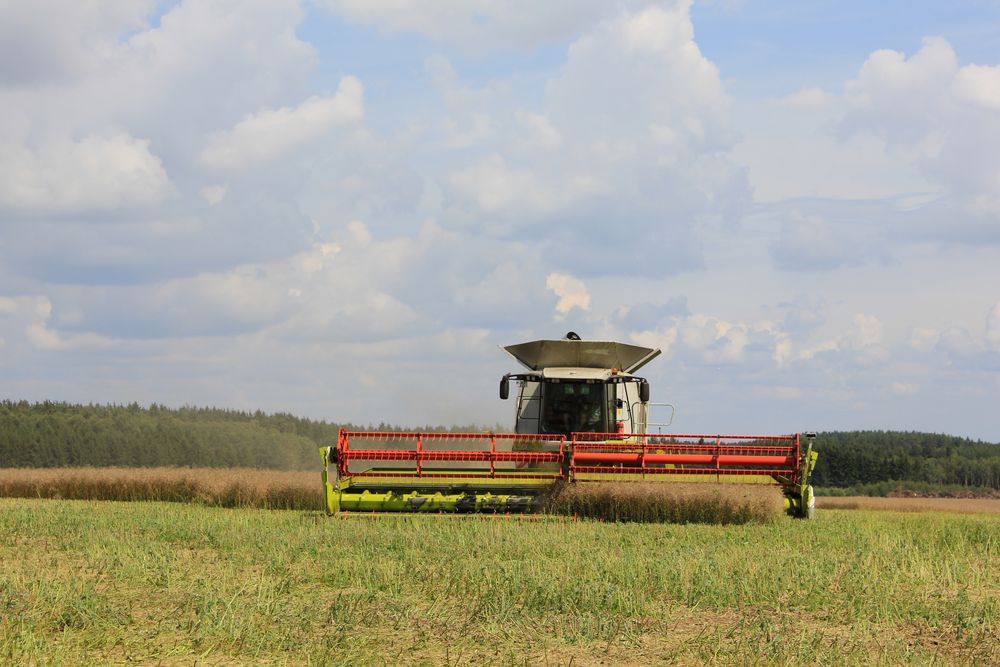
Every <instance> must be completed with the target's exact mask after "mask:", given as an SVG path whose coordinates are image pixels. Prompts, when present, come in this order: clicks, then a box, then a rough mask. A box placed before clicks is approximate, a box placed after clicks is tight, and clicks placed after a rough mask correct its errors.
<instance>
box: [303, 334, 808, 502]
mask: <svg viewBox="0 0 1000 667" xmlns="http://www.w3.org/2000/svg"><path fill="white" fill-rule="evenodd" d="M503 349H504V350H506V351H507V352H508V353H509V354H510V355H511V356H512V357H514V359H516V360H517V361H518V362H520V363H521V364H522V365H523V366H524V367H525V368H526V369H527V370H526V371H524V372H521V373H508V374H506V375H504V376H503V378H502V379H501V380H500V398H501V399H507V398H508V397H509V395H510V392H511V382H512V381H513V382H516V383H517V384H516V389H515V391H516V396H515V410H516V417H515V420H516V421H515V432H514V433H399V432H365V431H346V430H343V429H341V431H340V434H339V437H338V439H337V444H336V446H333V447H323V448H321V449H320V451H321V453H322V455H323V461H324V470H323V483H324V486H325V489H326V506H327V511H328V512H329V513H331V514H333V513H338V512H386V511H389V512H433V513H437V512H525V513H526V512H534V511H537V510H539V509H541V506H542V500H541V498H543V497H544V495H545V493H546V492H547V491H549V490H550V489H551V487H552V486H553V485H558V484H564V483H571V484H599V483H600V482H602V481H615V482H621V481H624V480H663V481H669V480H684V481H695V480H698V481H712V482H716V481H735V482H741V483H763V484H770V485H778V486H780V487H781V489H782V491H783V492H784V496H785V509H786V511H787V512H788V514H791V515H792V516H796V517H811V516H812V514H813V508H814V499H813V490H812V486H811V485H810V484H809V478H810V475H811V473H812V470H813V468H814V466H815V465H816V452H814V451H813V450H812V440H813V438H814V437H815V434H814V433H805V434H804V438H803V437H802V436H800V434H798V433H795V434H792V435H718V434H712V435H706V434H680V433H649V432H648V431H649V427H651V426H652V427H658V428H663V427H666V426H669V425H670V422H672V420H673V406H671V405H669V404H666V403H650V401H649V383H648V382H647V381H646V380H645V379H644V378H641V377H638V376H636V375H633V373H635V372H636V371H638V370H639V369H640V368H642V367H643V366H645V365H646V364H647V363H649V362H650V361H652V360H653V359H654V358H655V357H656V356H657V355H659V354H660V350H658V349H653V348H647V347H640V346H636V345H629V344H625V343H614V342H599V341H583V340H580V338H579V336H577V335H576V334H574V333H573V332H570V333H569V334H567V336H566V338H564V339H561V340H536V341H532V342H528V343H521V344H518V345H510V346H508V347H505V348H503ZM654 408H655V409H656V410H663V411H664V416H667V417H669V418H668V419H667V420H666V421H665V422H660V423H656V422H650V421H649V415H650V412H651V409H654ZM668 409H669V413H668V412H666V410H668ZM803 440H804V442H803Z"/></svg>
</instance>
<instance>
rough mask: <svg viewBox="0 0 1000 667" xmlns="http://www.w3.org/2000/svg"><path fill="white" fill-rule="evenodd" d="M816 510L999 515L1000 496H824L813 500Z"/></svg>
mask: <svg viewBox="0 0 1000 667" xmlns="http://www.w3.org/2000/svg"><path fill="white" fill-rule="evenodd" d="M816 507H818V508H819V509H846V510H856V509H863V510H881V511H884V512H958V513H961V514H984V513H985V514H1000V498H873V497H870V496H827V497H819V498H817V499H816Z"/></svg>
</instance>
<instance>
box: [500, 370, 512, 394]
mask: <svg viewBox="0 0 1000 667" xmlns="http://www.w3.org/2000/svg"><path fill="white" fill-rule="evenodd" d="M508 396H510V373H507V375H504V376H503V377H502V378H500V400H501V401H506V400H507V397H508Z"/></svg>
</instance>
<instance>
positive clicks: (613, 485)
mask: <svg viewBox="0 0 1000 667" xmlns="http://www.w3.org/2000/svg"><path fill="white" fill-rule="evenodd" d="M544 511H546V512H549V513H551V514H561V515H565V516H579V517H584V518H594V519H602V520H604V521H633V522H640V523H718V524H723V525H727V524H740V523H753V522H757V523H762V522H767V521H771V520H773V519H775V518H777V517H779V516H781V515H782V514H783V512H784V496H783V495H782V492H781V489H780V488H779V487H776V486H774V485H767V486H765V485H742V486H741V485H736V484H705V483H697V484H688V483H684V482H667V483H664V482H600V483H590V484H585V483H580V484H572V485H563V486H560V487H556V488H555V489H554V492H553V493H552V494H550V495H549V497H548V498H547V499H546V502H545V504H544Z"/></svg>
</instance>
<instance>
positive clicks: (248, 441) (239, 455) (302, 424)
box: [0, 400, 497, 470]
mask: <svg viewBox="0 0 1000 667" xmlns="http://www.w3.org/2000/svg"><path fill="white" fill-rule="evenodd" d="M341 426H343V427H345V428H347V429H349V430H358V431H361V430H378V431H400V430H419V431H424V432H440V431H453V432H463V431H480V430H484V429H483V428H482V427H480V426H476V425H467V426H452V427H445V426H430V425H427V426H420V427H415V428H413V429H404V428H401V427H398V426H393V425H391V424H385V423H381V424H377V425H373V424H369V425H367V426H362V425H356V424H350V423H344V424H336V423H331V422H327V421H320V420H312V419H306V418H303V417H296V416H295V415H291V414H288V413H281V412H279V413H272V414H268V413H265V412H262V411H259V410H258V411H256V412H246V411H240V410H224V409H219V408H200V407H191V406H185V407H181V408H167V407H164V406H162V405H157V404H155V403H154V404H152V405H150V406H149V407H143V406H140V405H139V404H138V403H132V404H129V405H94V404H90V405H76V404H70V403H59V402H53V401H44V402H41V403H29V402H28V401H11V400H4V401H0V468H57V467H67V466H68V467H74V466H124V467H150V466H192V467H211V468H231V467H247V468H268V469H274V470H312V469H317V468H319V467H321V465H322V463H321V459H320V455H319V451H318V448H319V447H320V446H326V445H333V444H336V442H337V433H338V431H339V429H340V428H341ZM494 430H497V429H496V428H495V429H494Z"/></svg>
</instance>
